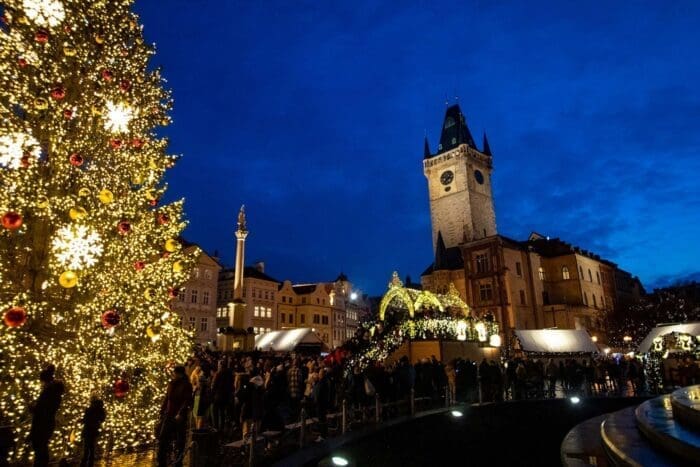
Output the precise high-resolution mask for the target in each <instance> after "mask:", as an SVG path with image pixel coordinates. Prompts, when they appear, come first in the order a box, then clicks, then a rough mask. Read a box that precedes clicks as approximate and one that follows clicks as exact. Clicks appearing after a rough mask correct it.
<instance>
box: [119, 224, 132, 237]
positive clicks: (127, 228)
mask: <svg viewBox="0 0 700 467" xmlns="http://www.w3.org/2000/svg"><path fill="white" fill-rule="evenodd" d="M117 231H118V232H119V233H120V234H121V235H126V234H128V233H129V232H131V222H129V221H127V220H123V221H120V222H119V224H117Z"/></svg>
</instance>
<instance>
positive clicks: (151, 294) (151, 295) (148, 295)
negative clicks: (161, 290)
mask: <svg viewBox="0 0 700 467" xmlns="http://www.w3.org/2000/svg"><path fill="white" fill-rule="evenodd" d="M143 296H144V298H145V299H146V300H148V301H149V302H150V301H152V300H154V299H155V298H156V291H155V290H153V289H146V290H145V292H144V293H143Z"/></svg>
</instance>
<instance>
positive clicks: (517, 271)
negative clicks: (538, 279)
mask: <svg viewBox="0 0 700 467" xmlns="http://www.w3.org/2000/svg"><path fill="white" fill-rule="evenodd" d="M515 274H517V275H518V277H522V276H523V267H522V266H521V265H520V261H518V262H516V263H515Z"/></svg>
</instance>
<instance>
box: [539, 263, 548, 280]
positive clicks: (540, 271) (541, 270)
mask: <svg viewBox="0 0 700 467" xmlns="http://www.w3.org/2000/svg"><path fill="white" fill-rule="evenodd" d="M537 274H539V276H540V280H541V281H543V280H545V279H546V276H545V274H544V268H543V267H542V266H540V267H539V268H537Z"/></svg>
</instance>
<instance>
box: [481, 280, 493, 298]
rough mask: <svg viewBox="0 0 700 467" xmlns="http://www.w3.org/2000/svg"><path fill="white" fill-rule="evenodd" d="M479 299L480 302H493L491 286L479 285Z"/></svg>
mask: <svg viewBox="0 0 700 467" xmlns="http://www.w3.org/2000/svg"><path fill="white" fill-rule="evenodd" d="M479 298H480V299H481V301H482V302H486V301H489V300H493V289H492V288H491V284H480V285H479Z"/></svg>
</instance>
